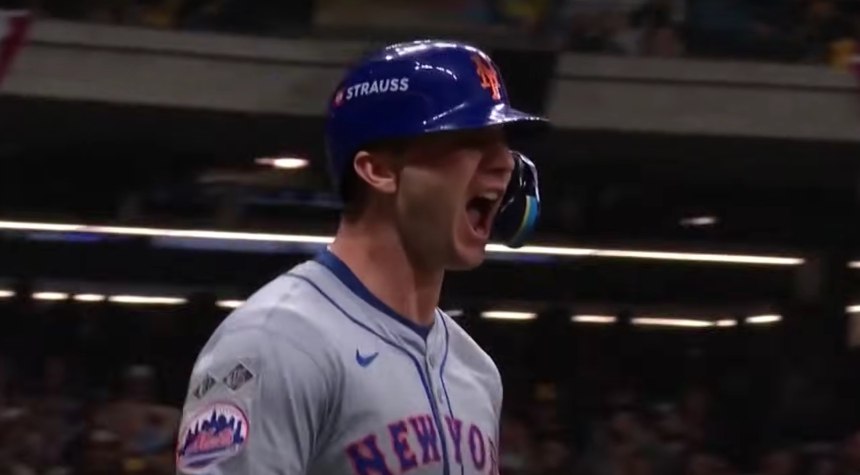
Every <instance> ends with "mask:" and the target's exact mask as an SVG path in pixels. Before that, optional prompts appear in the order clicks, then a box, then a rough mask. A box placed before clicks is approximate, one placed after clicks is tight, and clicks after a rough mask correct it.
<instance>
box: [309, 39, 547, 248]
mask: <svg viewBox="0 0 860 475" xmlns="http://www.w3.org/2000/svg"><path fill="white" fill-rule="evenodd" d="M545 124H546V120H545V119H543V118H540V117H536V116H533V115H531V114H527V113H525V112H521V111H518V110H516V109H514V108H512V107H511V105H510V102H509V101H508V93H507V90H506V88H505V84H504V81H503V80H502V76H501V73H500V72H499V70H498V68H497V67H496V65H495V64H494V63H493V61H492V59H490V57H489V56H488V55H487V54H486V53H484V52H483V51H481V50H480V49H478V48H475V47H473V46H469V45H466V44H463V43H458V42H453V41H441V40H420V41H411V42H408V43H400V44H395V45H391V46H388V47H385V48H383V49H382V50H380V51H378V52H376V53H374V54H372V55H370V56H369V57H367V58H365V59H364V60H363V61H362V62H360V63H359V64H358V65H356V66H354V67H353V68H352V69H351V70H350V71H349V72H347V74H346V76H345V77H344V79H343V80H342V81H341V82H340V84H339V85H338V86H337V89H336V90H335V93H334V95H333V97H332V98H331V101H330V103H329V110H328V116H327V120H326V130H325V145H326V153H327V155H328V159H329V162H330V168H331V172H332V174H333V177H334V182H335V183H336V185H337V186H338V187H342V185H343V181H344V179H345V177H348V176H350V175H351V174H352V173H354V172H353V160H354V159H355V154H356V153H358V152H359V151H361V150H362V149H363V148H365V147H367V146H370V145H374V144H377V143H380V142H385V141H387V140H391V139H404V138H410V137H416V136H419V135H424V134H431V133H437V132H447V131H456V130H472V129H480V128H484V127H489V126H494V125H501V126H504V127H505V129H506V130H507V131H508V132H509V133H510V132H513V131H516V130H519V129H523V128H532V127H523V126H528V125H532V126H537V125H541V126H543V125H545ZM513 156H514V159H515V164H516V166H515V170H514V174H513V176H512V178H511V182H510V184H509V186H508V191H507V192H506V193H505V198H504V201H503V203H502V208H501V209H500V211H499V214H498V216H497V218H496V222H495V223H494V226H493V232H494V238H495V239H500V240H502V241H504V242H505V243H506V244H508V245H510V246H521V245H522V243H523V241H524V240H525V238H526V236H527V235H528V234H529V233H530V232H531V230H532V229H533V228H534V225H535V224H536V222H537V216H538V214H539V210H540V196H539V193H538V188H537V170H536V169H535V167H534V164H533V163H532V162H531V161H530V160H528V159H527V158H525V157H524V156H523V155H522V154H519V153H513Z"/></svg>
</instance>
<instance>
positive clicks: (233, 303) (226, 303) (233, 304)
mask: <svg viewBox="0 0 860 475" xmlns="http://www.w3.org/2000/svg"><path fill="white" fill-rule="evenodd" d="M244 303H245V301H243V300H219V301H218V302H216V303H215V305H217V306H219V307H221V308H230V309H233V308H239V307H241V306H242V305H243V304H244Z"/></svg>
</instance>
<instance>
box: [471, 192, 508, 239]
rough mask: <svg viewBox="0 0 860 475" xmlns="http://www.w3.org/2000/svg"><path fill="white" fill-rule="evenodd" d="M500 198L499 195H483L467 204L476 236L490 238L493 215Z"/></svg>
mask: <svg viewBox="0 0 860 475" xmlns="http://www.w3.org/2000/svg"><path fill="white" fill-rule="evenodd" d="M499 197H500V196H499V194H498V193H493V192H491V193H482V194H480V195H477V196H475V197H474V198H472V199H470V200H469V201H468V202H467V203H466V213H467V215H468V217H469V224H470V225H471V226H472V230H473V231H474V232H475V234H477V235H479V236H489V234H490V227H491V222H492V217H493V213H494V212H495V209H496V204H497V203H498V201H499Z"/></svg>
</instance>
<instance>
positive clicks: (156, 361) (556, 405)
mask: <svg viewBox="0 0 860 475" xmlns="http://www.w3.org/2000/svg"><path fill="white" fill-rule="evenodd" d="M226 312H227V310H225V309H221V308H218V307H216V306H215V304H214V298H208V297H205V296H200V297H195V298H194V299H192V300H191V301H190V303H189V304H187V305H181V306H161V307H156V308H152V307H149V308H147V307H146V306H133V305H125V306H121V305H113V304H105V303H79V302H67V301H63V302H60V301H56V302H53V301H49V302H42V301H32V300H29V299H0V315H2V316H3V318H2V319H0V350H2V352H0V354H2V357H0V428H2V430H0V474H3V475H55V474H56V475H59V474H70V475H75V474H86V475H124V474H147V475H165V474H169V473H173V463H174V456H173V453H174V452H173V451H174V440H175V436H176V432H177V424H178V421H179V417H180V412H179V409H178V408H179V407H180V406H181V404H182V400H183V399H184V396H185V392H186V390H187V388H186V384H187V378H188V374H189V372H190V368H191V366H192V363H193V360H194V358H195V357H196V354H197V352H198V349H199V348H200V347H201V346H202V345H203V343H204V342H205V340H206V338H207V337H208V335H209V333H210V332H211V331H212V329H213V328H214V327H215V326H216V325H217V324H218V323H219V321H220V320H221V319H222V318H223V317H224V316H225V315H226ZM493 328H494V330H493V331H492V332H490V333H487V332H486V331H484V330H480V329H477V330H474V329H473V330H472V331H473V332H474V333H473V334H474V335H475V337H476V339H478V341H479V342H480V343H481V344H482V345H483V346H485V347H486V348H488V351H490V352H491V353H492V354H493V355H494V357H495V358H496V359H497V361H498V363H499V365H500V368H501V371H502V374H503V378H504V380H505V385H506V393H505V394H506V395H505V411H504V412H505V414H504V420H503V423H502V433H501V435H500V464H501V467H502V474H503V475H734V474H759V475H856V474H857V473H860V431H858V428H860V425H858V421H860V419H858V417H857V416H858V415H860V411H858V410H857V409H858V407H857V404H856V400H857V397H856V396H857V394H858V391H857V388H858V387H860V381H858V379H860V378H856V375H857V374H860V373H858V372H857V371H856V369H857V368H858V365H857V364H856V362H854V363H852V362H850V361H844V362H842V363H838V364H837V363H835V362H834V361H832V360H825V359H819V360H810V361H809V362H805V363H797V362H795V361H789V360H787V358H786V357H785V356H784V354H782V350H779V348H778V346H779V345H776V346H774V341H775V340H774V334H776V333H778V329H776V328H771V329H769V330H762V332H763V333H762V335H759V336H756V337H754V338H753V339H752V340H746V343H744V344H740V343H739V342H738V340H733V339H731V338H732V337H730V336H728V334H727V333H725V332H723V333H720V334H719V335H720V336H716V335H717V334H712V336H713V339H711V338H710V337H708V338H705V339H707V340H711V343H708V344H704V343H703V342H704V340H701V338H702V337H703V336H704V335H705V334H704V333H698V336H695V337H694V338H693V339H694V340H696V339H698V340H701V341H699V343H696V344H695V345H694V346H693V347H691V346H689V343H690V341H691V340H690V338H691V337H693V336H694V335H697V333H696V332H697V331H696V330H693V332H694V333H691V334H689V335H687V336H685V334H686V332H684V331H680V333H678V332H679V331H675V332H672V331H668V332H667V333H661V332H659V331H658V332H657V333H654V332H650V333H643V334H639V335H637V334H631V335H627V336H623V337H618V338H621V339H620V340H619V339H616V336H611V335H609V334H612V335H614V332H613V331H612V330H609V329H603V330H598V332H604V333H589V332H590V331H591V330H577V331H578V332H580V336H581V339H580V340H579V341H578V342H574V343H569V347H570V348H569V350H570V351H575V352H576V353H578V354H580V357H578V358H573V357H571V356H570V355H569V354H567V353H565V351H566V349H565V348H561V347H560V346H559V343H558V341H555V342H547V341H532V340H541V339H542V337H540V336H538V335H537V334H534V333H530V332H529V331H526V330H523V329H522V328H514V329H511V330H509V329H508V326H505V324H504V323H503V322H500V323H499V324H496V325H494V326H493ZM571 331H573V330H571ZM607 331H608V332H609V333H606V332H607ZM698 332H701V330H700V331H698ZM556 333H558V332H556ZM601 335H603V336H601ZM607 335H609V336H610V339H609V340H607V339H605V337H606V336H607ZM557 336H558V335H557ZM565 338H566V337H565ZM727 338H728V339H727ZM649 341H650V343H649ZM685 341H686V342H685ZM516 342H520V343H516ZM655 342H659V344H657V343H655ZM769 342H770V343H769ZM523 343H525V344H523ZM529 345H531V346H534V347H540V348H542V350H541V351H544V353H543V354H544V356H540V355H536V354H526V353H523V351H525V350H523V348H526V347H528V346H529ZM550 346H553V348H549V347H550ZM655 348H658V349H659V351H656V352H655V351H654V349H655ZM743 348H746V349H743ZM768 348H769V349H768ZM762 349H764V350H762ZM550 350H551V351H550ZM547 352H548V353H547ZM542 358H548V359H546V360H543V359H542ZM547 368H556V370H554V371H556V373H555V376H551V375H549V374H539V373H543V372H544V371H545V370H546V369H547ZM538 370H540V371H538ZM536 375H538V376H536Z"/></svg>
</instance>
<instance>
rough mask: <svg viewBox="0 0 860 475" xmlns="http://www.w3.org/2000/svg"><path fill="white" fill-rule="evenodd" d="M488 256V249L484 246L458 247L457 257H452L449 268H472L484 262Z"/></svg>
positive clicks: (461, 269) (460, 269)
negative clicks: (478, 247) (477, 247)
mask: <svg viewBox="0 0 860 475" xmlns="http://www.w3.org/2000/svg"><path fill="white" fill-rule="evenodd" d="M486 258H487V251H486V250H485V249H484V248H483V247H482V248H480V249H474V248H472V249H462V248H460V249H457V250H456V257H455V258H454V259H452V261H453V262H452V263H451V264H450V265H448V270H453V271H463V270H472V269H474V268H476V267H478V266H480V265H481V264H483V263H484V260H486Z"/></svg>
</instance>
